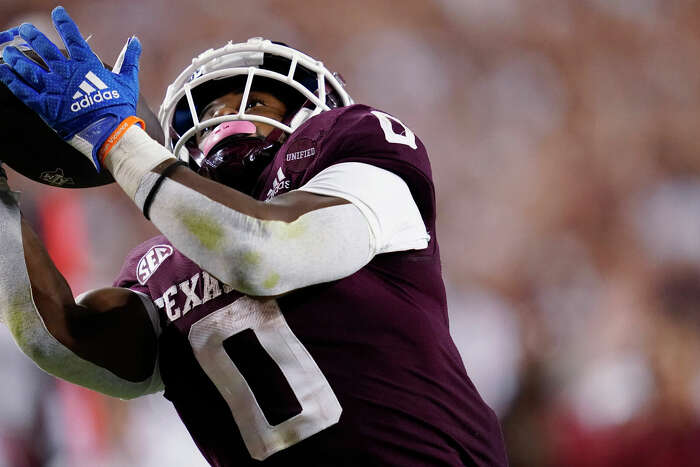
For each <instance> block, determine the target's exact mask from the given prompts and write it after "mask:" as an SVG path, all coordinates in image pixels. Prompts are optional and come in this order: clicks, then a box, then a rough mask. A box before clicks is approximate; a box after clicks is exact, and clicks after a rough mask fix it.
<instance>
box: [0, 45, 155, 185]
mask: <svg viewBox="0 0 700 467" xmlns="http://www.w3.org/2000/svg"><path fill="white" fill-rule="evenodd" d="M23 52H24V54H25V55H27V56H28V57H29V58H31V59H32V60H34V61H36V62H37V63H39V64H40V65H42V66H44V67H45V65H44V63H43V61H42V60H41V59H40V58H39V57H38V56H37V55H36V53H34V52H33V51H23ZM1 63H4V62H3V60H2V58H1V57H0V64H1ZM105 66H107V67H108V68H111V67H110V66H109V65H107V64H105ZM136 111H137V115H138V116H139V117H140V118H142V119H143V121H144V122H145V123H146V132H147V133H148V134H149V135H150V136H151V138H153V139H155V140H156V141H158V142H160V143H161V144H162V143H163V140H164V137H163V131H162V130H161V128H160V124H159V123H158V119H157V118H156V116H155V115H154V113H153V112H152V111H151V109H150V108H149V107H148V104H147V103H146V101H145V99H144V98H143V95H141V94H139V101H138V105H137V108H136ZM0 141H1V142H2V143H0V144H2V149H1V150H0V160H2V161H3V162H4V163H5V164H7V165H8V166H9V167H11V168H12V169H13V170H15V171H16V172H18V173H20V174H22V175H24V176H25V177H27V178H29V179H31V180H34V181H37V182H39V183H44V184H46V185H51V186H56V187H61V188H89V187H95V186H101V185H106V184H108V183H113V182H114V179H113V178H112V175H110V173H109V172H108V171H106V170H103V171H102V172H101V173H97V171H96V170H95V166H94V165H93V164H92V162H91V161H90V160H88V159H87V157H85V156H84V155H82V154H81V153H80V152H78V151H77V150H76V149H74V148H73V147H72V146H71V145H69V144H68V143H67V142H65V141H63V140H62V139H61V138H60V137H59V136H58V135H57V134H56V132H54V131H53V130H52V129H51V128H50V127H49V126H48V125H46V123H44V121H43V120H42V119H41V118H40V117H39V116H38V115H37V114H36V113H34V111H32V110H31V109H29V107H27V106H25V105H24V104H23V103H22V102H21V101H20V100H19V99H17V98H16V97H15V95H14V94H12V92H10V90H9V89H7V87H5V85H4V84H2V83H0Z"/></svg>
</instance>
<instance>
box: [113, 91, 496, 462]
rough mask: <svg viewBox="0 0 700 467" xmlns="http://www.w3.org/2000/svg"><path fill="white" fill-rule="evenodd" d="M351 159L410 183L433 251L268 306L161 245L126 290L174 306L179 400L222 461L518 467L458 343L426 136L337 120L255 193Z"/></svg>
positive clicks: (303, 132) (318, 126) (173, 372)
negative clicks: (510, 461) (511, 466)
mask: <svg viewBox="0 0 700 467" xmlns="http://www.w3.org/2000/svg"><path fill="white" fill-rule="evenodd" d="M341 162H362V163H367V164H372V165H375V166H377V167H380V168H382V169H385V170H388V171H391V172H393V173H395V174H397V175H398V176H400V177H401V178H402V179H403V180H404V181H405V182H406V184H407V185H408V187H409V189H410V191H411V194H412V196H413V198H414V200H415V201H416V204H417V206H418V208H419V210H420V212H421V215H422V217H423V221H424V223H425V226H426V229H427V230H428V231H429V232H431V240H430V242H429V244H428V248H426V249H424V250H410V251H403V252H397V253H389V254H381V255H377V256H376V257H375V258H374V259H373V260H372V261H371V262H370V263H369V264H368V265H366V266H365V267H363V268H362V269H360V270H359V271H357V272H356V273H354V274H352V275H350V276H348V277H346V278H343V279H340V280H336V281H333V282H328V283H324V284H318V285H315V286H311V287H306V288H303V289H299V290H295V291H292V292H290V293H288V294H286V295H284V296H281V297H278V298H276V299H274V298H269V299H257V298H253V297H247V296H244V295H242V294H240V293H239V292H237V291H235V290H232V289H231V288H230V287H228V286H227V285H225V284H223V283H221V282H220V281H218V280H217V279H216V278H214V277H212V276H211V274H209V273H207V272H206V271H204V270H202V269H201V268H200V267H198V266H197V265H196V264H194V263H192V262H191V261H190V260H189V259H188V258H186V257H185V256H183V255H182V254H181V253H180V252H179V251H177V250H176V249H174V248H173V251H172V253H171V254H167V253H168V251H169V250H167V249H164V248H163V247H164V246H168V247H172V245H171V244H170V243H169V242H168V240H167V239H165V238H164V237H162V236H160V237H156V238H154V239H151V240H149V241H148V242H146V243H144V244H142V245H140V246H139V247H137V248H136V249H135V250H134V251H132V252H131V254H130V255H129V256H128V258H127V260H126V263H125V265H124V267H123V268H122V272H121V273H120V275H119V277H118V279H117V280H116V282H115V285H116V286H118V287H128V288H131V289H133V290H136V291H139V292H142V293H145V294H146V295H148V296H149V297H151V299H152V300H153V301H154V303H155V304H156V306H157V307H158V309H159V310H160V314H161V322H162V323H163V326H162V327H163V331H162V334H161V335H160V337H159V347H160V352H159V354H160V371H161V375H162V379H163V383H164V385H165V394H164V395H165V397H166V398H167V399H169V400H170V401H171V402H172V403H173V404H174V406H175V408H176V410H177V412H178V414H179V416H180V418H181V419H182V421H183V422H184V423H185V425H186V426H187V429H188V430H189V432H190V434H191V435H192V438H193V439H194V440H195V442H196V443H197V445H198V447H199V449H200V450H201V452H202V454H203V455H204V456H205V457H206V459H207V460H208V461H209V462H210V463H211V464H212V465H241V466H249V465H250V466H252V465H259V464H261V463H263V464H265V465H307V466H328V465H333V466H344V465H348V466H349V465H352V466H357V465H396V466H398V465H401V466H404V465H411V466H417V465H480V466H486V465H488V466H493V465H506V464H507V461H506V459H505V454H504V453H505V450H504V448H503V438H502V434H501V431H500V427H499V424H498V421H497V419H496V417H495V415H494V413H493V412H492V411H491V409H490V408H489V407H488V406H487V405H486V404H485V403H484V402H483V400H482V399H481V398H480V396H479V394H478V393H477V391H476V389H475V388H474V386H473V384H472V383H471V381H470V380H469V378H468V376H467V373H466V370H465V369H464V366H463V364H462V361H461V357H460V355H459V353H458V352H457V349H456V347H455V346H454V343H453V342H452V340H451V337H450V335H449V330H448V325H447V323H448V320H447V305H446V298H445V291H444V286H443V283H442V278H441V266H440V258H439V248H438V243H437V236H436V234H435V195H434V188H433V183H432V175H431V170H430V165H429V162H428V157H427V153H426V151H425V148H424V146H423V145H422V143H421V142H420V140H419V139H418V138H417V137H416V136H415V135H414V134H413V132H412V131H411V130H410V129H409V128H408V127H407V126H406V125H404V124H403V123H402V122H401V121H400V120H398V119H396V118H395V117H393V116H390V115H388V114H386V113H383V112H380V111H377V110H375V109H372V108H370V107H367V106H362V105H354V106H349V107H343V108H339V109H334V110H331V111H328V112H323V113H321V114H319V115H317V116H315V117H313V118H311V119H309V120H308V121H307V122H305V123H304V124H303V125H302V126H301V127H300V128H299V129H298V130H297V131H296V132H295V133H294V134H293V135H292V136H291V137H290V138H289V139H288V140H287V142H286V143H285V144H284V145H283V146H282V147H281V148H280V150H279V151H278V153H277V155H276V156H275V158H274V160H273V161H272V162H271V163H270V164H269V165H268V167H267V168H266V169H265V171H264V172H263V173H262V174H261V176H260V177H259V179H258V181H257V183H256V186H255V189H254V197H256V198H257V199H259V200H269V199H272V198H273V197H274V196H277V195H279V194H280V193H283V192H286V191H289V190H294V189H296V188H299V187H300V186H302V185H303V184H304V183H306V182H307V181H308V180H310V179H311V178H312V177H313V176H315V175H316V174H318V173H319V172H321V171H322V170H324V169H325V168H327V167H329V166H331V165H333V164H337V163H341ZM158 248H160V250H159V249H158ZM144 257H145V258H146V259H145V265H141V261H142V260H143V258H144ZM148 258H151V259H150V261H149V259H148ZM142 281H143V282H142Z"/></svg>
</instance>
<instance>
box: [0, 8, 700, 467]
mask: <svg viewBox="0 0 700 467" xmlns="http://www.w3.org/2000/svg"><path fill="white" fill-rule="evenodd" d="M64 5H65V6H66V7H67V9H68V12H69V13H70V14H71V15H73V17H74V18H75V19H76V21H77V22H78V24H79V26H80V27H81V30H82V32H83V33H84V34H86V35H87V34H91V35H92V38H91V39H90V42H91V44H92V46H93V47H94V49H95V50H96V52H97V53H98V54H99V55H100V56H101V57H102V59H103V60H105V61H113V59H114V57H116V55H117V53H118V51H119V50H120V49H121V47H122V44H123V42H124V41H125V40H126V38H127V37H128V36H129V35H131V34H137V35H138V36H139V38H140V39H141V41H142V42H143V46H144V53H143V56H142V60H141V63H142V67H141V70H142V71H141V90H142V92H143V94H144V95H145V96H146V98H147V99H148V101H149V102H150V104H151V106H152V108H153V109H154V110H156V109H157V108H158V106H159V105H160V101H161V99H162V98H163V96H164V94H165V88H166V86H167V85H168V84H169V83H170V82H171V81H172V80H173V79H174V78H175V76H176V75H177V74H178V73H179V71H180V70H181V69H182V68H184V66H186V65H187V64H188V63H189V61H190V60H191V58H192V57H193V56H194V55H196V54H197V53H199V52H201V51H203V50H205V49H207V48H212V47H219V46H221V45H223V44H224V43H225V42H226V41H228V40H233V41H243V40H245V39H247V38H248V37H253V36H265V37H268V38H272V39H275V40H282V41H284V42H286V43H288V44H290V45H293V46H295V47H296V48H299V49H300V50H303V51H305V52H307V53H309V54H311V55H313V56H315V57H317V58H320V59H323V60H324V62H325V63H326V65H328V66H329V67H330V68H332V69H334V70H337V71H340V72H341V73H342V74H343V76H344V77H345V79H346V81H347V82H348V89H349V91H350V93H351V94H352V95H353V96H354V98H355V100H356V101H358V102H361V103H366V104H370V105H372V106H375V107H378V108H380V109H382V110H384V111H386V112H389V113H391V114H393V115H396V116H398V117H399V118H400V119H401V120H402V121H403V122H404V123H405V124H406V125H408V126H409V127H410V128H412V129H413V130H414V132H415V133H416V134H417V135H418V136H420V137H421V139H422V140H423V141H424V143H425V144H426V146H427V147H428V150H429V153H430V155H431V160H432V165H433V171H434V176H435V182H436V186H437V197H438V208H439V214H438V232H437V234H438V238H439V240H440V242H441V247H442V248H441V250H442V253H443V268H444V277H445V281H446V284H447V287H448V295H449V300H450V307H451V308H450V312H451V321H452V333H453V336H454V339H455V341H456V343H457V344H458V347H459V348H460V351H461V352H462V356H463V359H464V362H465V365H466V367H467V370H468V372H469V374H470V376H471V377H472V379H473V380H474V382H475V384H476V385H477V387H478V388H479V390H480V391H481V393H482V394H483V396H484V398H485V399H486V400H487V401H488V402H489V404H490V405H491V406H492V407H493V408H494V410H496V412H497V413H498V415H499V416H500V418H501V420H502V423H503V428H504V433H505V437H506V442H507V445H508V452H509V456H510V460H511V465H513V466H574V467H576V466H691V465H692V466H696V465H700V449H699V448H698V446H700V360H699V359H698V355H700V353H699V351H700V133H699V131H698V130H699V129H700V2H697V1H693V0H354V1H352V2H328V1H321V0H303V1H301V0H298V1H295V2H292V1H283V0H257V1H255V2H252V1H242V0H217V1H206V0H203V1H202V2H187V1H184V0H142V1H132V0H122V1H118V2H117V1H103V0H98V1H95V0H91V1H87V0H82V1H81V0H67V1H65V2H64ZM54 6H55V4H54V2H53V1H43V0H22V1H18V0H1V3H0V27H2V26H4V27H10V26H15V25H16V24H18V23H20V22H24V21H30V22H33V23H35V24H37V25H39V26H40V27H41V28H42V29H43V30H44V31H46V32H53V31H52V28H51V27H50V26H49V23H48V19H49V12H50V10H51V8H53V7H54ZM1 157H2V156H1V154H0V158H1ZM10 182H11V185H12V186H13V187H15V188H16V189H20V190H22V191H23V192H24V197H23V210H24V213H25V215H26V216H27V217H28V218H29V219H30V220H31V222H32V223H33V225H34V226H35V227H36V229H37V230H38V231H39V232H40V234H41V236H42V237H43V238H44V240H45V241H46V244H47V246H48V248H49V250H50V253H51V255H52V257H53V258H54V259H55V261H56V263H57V264H58V266H59V269H61V270H62V271H63V272H64V273H65V275H66V276H67V277H68V279H69V282H70V283H71V285H72V287H73V291H74V292H75V293H76V294H78V293H80V292H83V291H85V290H89V289H92V288H95V287H100V286H104V285H107V284H111V282H112V279H113V278H114V276H115V275H116V274H117V272H118V270H119V268H120V266H121V261H122V259H123V257H124V255H125V254H126V253H127V251H128V250H129V249H131V248H132V247H134V246H135V245H137V244H138V243H140V242H141V241H143V240H145V239H146V238H148V236H150V235H152V234H154V233H155V230H154V229H153V227H152V226H151V225H150V224H149V223H147V222H146V221H145V220H143V219H142V217H141V215H140V214H139V212H138V211H137V210H136V208H135V207H134V206H132V204H131V203H130V201H129V200H128V199H127V197H126V196H125V195H123V194H122V193H121V192H120V190H119V189H118V188H117V187H116V186H108V187H104V188H97V189H90V190H81V191H70V190H60V189H52V188H47V187H44V186H40V185H38V184H34V183H32V182H29V181H28V180H26V179H24V178H23V177H21V176H19V175H17V174H13V173H11V174H10ZM0 334H1V335H0V381H1V382H0V466H12V467H15V466H17V467H25V466H39V465H47V466H97V465H104V466H163V465H168V466H193V465H203V464H204V462H203V460H202V459H201V458H200V457H199V454H198V453H197V452H196V448H195V446H194V444H193V443H192V442H191V440H189V438H188V435H187V434H186V432H185V431H184V429H183V428H182V427H181V425H180V423H179V421H178V420H177V417H176V415H175V414H174V411H173V410H172V409H171V408H170V406H169V405H168V403H167V402H166V401H165V400H163V398H162V397H161V396H152V397H148V398H144V399H140V400H136V401H132V402H124V401H119V400H114V399H108V398H104V397H101V396H98V395H96V394H94V393H91V392H89V391H85V390H81V389H78V388H76V387H75V386H72V385H70V384H67V383H61V382H58V381H56V380H54V379H53V378H51V377H49V376H46V375H45V374H43V373H41V372H40V371H39V370H37V369H36V368H35V367H34V366H33V364H32V363H31V362H29V361H28V360H27V359H26V358H25V357H23V356H22V355H21V354H20V353H19V351H18V350H17V349H16V347H15V346H14V343H13V342H12V340H11V338H10V337H9V335H8V334H7V332H6V330H5V329H4V328H2V329H0ZM124 345H129V338H128V336H125V337H124Z"/></svg>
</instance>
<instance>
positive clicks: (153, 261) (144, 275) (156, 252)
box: [136, 245, 173, 285]
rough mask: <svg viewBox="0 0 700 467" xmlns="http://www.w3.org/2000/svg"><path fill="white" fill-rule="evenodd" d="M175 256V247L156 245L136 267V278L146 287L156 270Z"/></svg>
mask: <svg viewBox="0 0 700 467" xmlns="http://www.w3.org/2000/svg"><path fill="white" fill-rule="evenodd" d="M172 254H173V247H171V246H170V245H155V246H153V247H151V249H150V250H148V252H147V253H146V254H145V255H143V257H141V260H140V261H139V264H138V266H136V277H137V278H138V280H139V283H140V284H141V285H146V282H148V279H150V277H151V276H152V275H153V273H154V272H156V269H158V267H159V266H160V265H161V264H163V262H164V261H165V260H166V259H167V258H168V257H169V256H170V255H172Z"/></svg>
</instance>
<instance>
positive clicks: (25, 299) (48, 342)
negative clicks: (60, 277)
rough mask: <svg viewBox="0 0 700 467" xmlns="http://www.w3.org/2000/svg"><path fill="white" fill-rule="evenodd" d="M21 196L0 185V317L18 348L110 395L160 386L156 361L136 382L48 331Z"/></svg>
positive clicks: (56, 371)
mask: <svg viewBox="0 0 700 467" xmlns="http://www.w3.org/2000/svg"><path fill="white" fill-rule="evenodd" d="M17 199H18V194H17V193H13V192H10V191H7V190H2V189H0V245H2V251H0V317H2V321H4V323H5V324H6V325H7V327H8V328H9V329H10V332H11V333H12V336H13V338H14V339H15V342H16V343H17V345H18V346H19V348H20V350H22V352H24V353H25V354H26V355H27V356H28V357H29V358H31V359H32V360H34V362H35V363H36V364H37V365H38V366H39V367H40V368H42V369H43V370H44V371H46V372H47V373H50V374H52V375H54V376H57V377H59V378H62V379H65V380H66V381H70V382H72V383H75V384H78V385H80V386H84V387H86V388H89V389H92V390H94V391H98V392H101V393H103V394H107V395H109V396H113V397H120V398H123V399H131V398H134V397H138V396H141V395H144V394H151V393H154V392H158V391H159V390H161V388H162V382H161V380H160V374H159V372H158V366H157V365H156V368H155V371H154V374H153V376H151V378H149V379H147V380H146V381H143V382H140V383H133V382H130V381H127V380H125V379H122V378H119V377H118V376H116V375H115V374H114V373H112V372H110V371H108V370H106V369H105V368H102V367H100V366H97V365H95V364H93V363H90V362H88V361H87V360H84V359H82V358H80V357H78V356H77V355H76V354H74V353H73V352H72V351H70V350H69V349H68V348H66V347H65V346H63V345H62V344H61V343H60V342H59V341H58V340H56V339H55V338H54V337H53V336H52V335H51V334H50V333H49V331H48V330H47V329H46V326H45V325H44V322H43V320H42V319H41V316H40V315H39V312H38V310H37V309H36V306H35V304H34V299H33V297H32V289H31V285H30V282H29V275H28V273H27V267H26V264H25V262H24V250H23V246H22V228H21V217H20V211H19V205H18V203H17Z"/></svg>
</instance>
